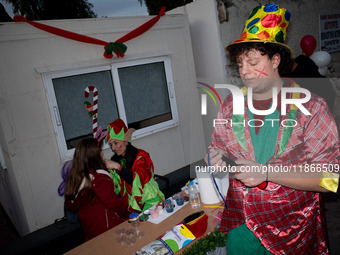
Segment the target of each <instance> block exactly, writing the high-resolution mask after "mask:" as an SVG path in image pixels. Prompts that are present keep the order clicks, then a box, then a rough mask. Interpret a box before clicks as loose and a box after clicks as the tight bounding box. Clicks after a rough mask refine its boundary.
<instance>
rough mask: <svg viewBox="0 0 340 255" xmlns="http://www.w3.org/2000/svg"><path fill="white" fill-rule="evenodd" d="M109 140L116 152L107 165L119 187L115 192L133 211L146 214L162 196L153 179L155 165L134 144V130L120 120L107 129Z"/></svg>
mask: <svg viewBox="0 0 340 255" xmlns="http://www.w3.org/2000/svg"><path fill="white" fill-rule="evenodd" d="M107 131H108V133H107V136H106V140H107V141H108V143H109V145H110V147H111V149H112V151H113V152H114V153H115V154H114V155H113V156H112V157H111V160H108V159H106V160H105V162H106V166H107V168H108V169H109V172H110V175H111V177H112V179H113V181H114V183H115V185H116V193H117V194H120V196H121V197H122V198H123V199H124V200H125V201H126V202H127V203H128V210H129V211H130V212H135V211H137V212H141V211H145V210H147V209H148V208H150V207H151V206H153V205H154V204H157V203H158V202H159V200H160V199H161V198H160V197H162V198H163V199H164V195H163V193H162V192H161V191H160V189H159V187H158V184H157V182H156V181H155V179H154V166H153V163H152V160H151V158H150V156H149V154H148V153H147V152H145V151H144V150H141V149H137V148H136V147H134V146H133V145H132V144H131V136H132V132H133V131H134V129H128V128H127V127H126V125H125V123H124V121H123V120H121V119H117V120H115V121H113V122H112V123H110V124H109V125H108V127H107Z"/></svg>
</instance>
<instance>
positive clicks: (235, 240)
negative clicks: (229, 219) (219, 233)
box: [227, 223, 272, 255]
mask: <svg viewBox="0 0 340 255" xmlns="http://www.w3.org/2000/svg"><path fill="white" fill-rule="evenodd" d="M227 252H228V255H240V254H242V255H248V254H249V255H272V253H270V252H269V251H268V250H267V249H266V248H264V247H263V246H262V244H261V242H260V240H259V239H257V238H256V237H255V235H254V234H253V232H251V231H250V230H249V229H248V228H247V226H246V224H245V223H244V224H242V225H241V226H238V227H237V228H233V229H232V230H230V231H229V232H228V235H227Z"/></svg>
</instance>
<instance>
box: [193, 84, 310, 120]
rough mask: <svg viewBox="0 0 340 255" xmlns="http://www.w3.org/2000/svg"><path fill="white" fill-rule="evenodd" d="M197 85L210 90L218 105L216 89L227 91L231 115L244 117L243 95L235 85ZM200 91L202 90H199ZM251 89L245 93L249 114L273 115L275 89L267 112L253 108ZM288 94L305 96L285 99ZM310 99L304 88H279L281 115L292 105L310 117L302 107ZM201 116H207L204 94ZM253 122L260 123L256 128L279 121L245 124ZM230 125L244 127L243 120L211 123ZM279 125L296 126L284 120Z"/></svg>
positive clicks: (203, 95) (202, 96)
mask: <svg viewBox="0 0 340 255" xmlns="http://www.w3.org/2000/svg"><path fill="white" fill-rule="evenodd" d="M199 84H202V85H204V86H206V87H208V88H210V89H211V90H212V91H213V92H214V93H215V95H217V97H218V99H219V101H220V104H222V102H221V99H220V97H219V95H218V94H217V92H216V90H215V88H216V89H228V90H229V91H230V92H231V94H232V96H233V115H244V105H245V100H244V94H243V92H242V89H240V88H239V87H237V86H235V85H231V84H215V86H214V88H213V87H211V86H209V85H207V84H205V83H201V82H199ZM200 89H202V88H200ZM202 90H203V91H205V92H206V93H207V94H209V95H210V97H211V98H212V99H213V100H214V103H215V105H217V104H216V100H215V99H214V97H213V95H212V94H211V93H210V92H209V91H208V90H207V89H202ZM252 92H253V89H252V88H248V93H247V104H248V107H249V110H250V112H252V113H253V114H256V115H262V116H263V115H269V114H271V113H273V112H274V111H275V110H276V108H277V104H278V103H277V101H278V100H277V96H276V95H277V88H272V95H273V102H272V105H271V107H270V108H269V109H267V110H258V109H255V108H254V106H253V93H252ZM288 93H302V94H304V95H305V97H303V98H294V97H293V98H287V94H288ZM310 98H311V93H310V92H309V91H308V90H307V89H304V88H281V115H287V110H286V106H287V105H292V104H294V105H295V106H296V108H297V109H299V110H300V111H301V112H302V113H303V114H304V115H311V113H310V112H309V111H308V110H307V109H306V108H305V107H304V106H303V104H304V103H306V102H308V101H309V100H310ZM201 115H207V95H206V94H202V95H201ZM255 121H257V122H260V123H261V124H259V125H257V126H263V125H264V123H265V121H266V122H268V123H270V122H271V124H272V126H273V125H274V122H275V121H279V119H265V120H264V121H263V120H260V119H250V120H249V121H248V122H247V124H248V125H249V126H253V127H256V126H255ZM228 122H229V123H230V124H231V126H232V125H233V124H234V125H236V124H242V125H244V126H245V125H246V122H245V120H243V122H242V123H235V122H234V123H233V122H232V120H227V119H214V121H213V125H214V127H215V125H223V124H227V123H228ZM281 125H282V126H287V127H294V126H296V125H297V122H296V121H295V120H293V119H285V120H283V121H281Z"/></svg>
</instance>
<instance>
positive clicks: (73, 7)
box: [5, 0, 97, 20]
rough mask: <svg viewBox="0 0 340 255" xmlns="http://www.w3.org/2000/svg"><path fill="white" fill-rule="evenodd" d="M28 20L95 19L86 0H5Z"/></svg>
mask: <svg viewBox="0 0 340 255" xmlns="http://www.w3.org/2000/svg"><path fill="white" fill-rule="evenodd" d="M5 1H6V3H9V4H12V8H13V13H14V14H18V15H22V16H24V17H25V18H27V19H29V20H49V19H81V18H96V17H97V14H95V13H94V12H93V11H92V7H93V5H92V4H91V3H89V2H88V0H5Z"/></svg>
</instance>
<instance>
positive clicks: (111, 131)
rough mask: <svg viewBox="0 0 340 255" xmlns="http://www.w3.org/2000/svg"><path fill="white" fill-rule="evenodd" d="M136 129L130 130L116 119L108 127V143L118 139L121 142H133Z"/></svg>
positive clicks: (121, 121)
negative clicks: (132, 138)
mask: <svg viewBox="0 0 340 255" xmlns="http://www.w3.org/2000/svg"><path fill="white" fill-rule="evenodd" d="M134 130H135V129H133V128H130V129H128V128H127V127H126V125H125V123H124V121H123V120H121V119H116V120H115V121H114V122H111V123H110V124H109V125H108V126H107V136H106V139H105V140H106V141H109V140H110V139H117V140H121V141H126V142H131V136H132V133H133V131H134Z"/></svg>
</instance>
